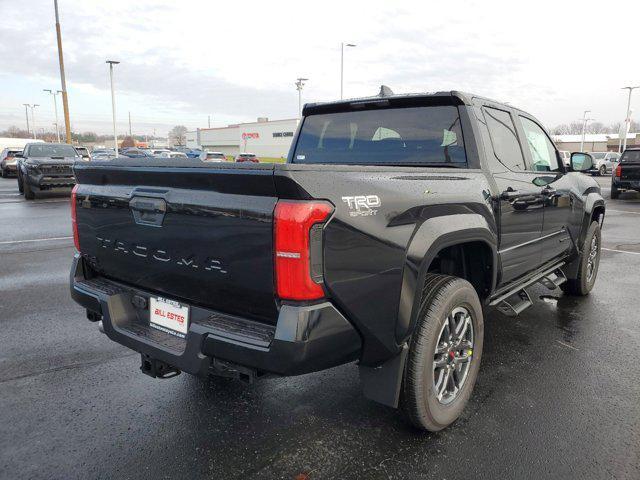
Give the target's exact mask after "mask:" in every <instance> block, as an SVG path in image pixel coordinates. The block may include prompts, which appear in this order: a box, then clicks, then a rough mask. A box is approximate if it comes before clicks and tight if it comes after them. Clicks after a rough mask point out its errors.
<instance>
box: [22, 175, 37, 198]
mask: <svg viewBox="0 0 640 480" xmlns="http://www.w3.org/2000/svg"><path fill="white" fill-rule="evenodd" d="M22 183H23V184H22V188H23V190H24V198H25V199H26V200H33V199H34V198H36V194H35V193H33V190H31V185H30V184H29V180H28V179H27V181H26V182H24V181H23V182H22Z"/></svg>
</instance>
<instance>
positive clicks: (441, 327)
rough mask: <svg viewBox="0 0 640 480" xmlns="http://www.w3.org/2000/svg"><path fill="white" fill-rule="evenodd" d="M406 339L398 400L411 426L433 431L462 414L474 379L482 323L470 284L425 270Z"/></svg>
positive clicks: (480, 352)
mask: <svg viewBox="0 0 640 480" xmlns="http://www.w3.org/2000/svg"><path fill="white" fill-rule="evenodd" d="M421 305H422V308H421V310H420V313H419V317H418V321H417V324H416V327H415V331H414V333H413V336H412V338H411V342H410V346H409V353H408V357H407V366H406V369H405V372H404V377H403V384H402V392H401V399H400V403H401V405H402V409H403V410H404V412H405V414H406V415H407V417H408V419H409V421H410V422H411V423H412V424H413V425H415V426H416V427H418V428H420V429H423V430H429V431H432V432H436V431H438V430H442V429H443V428H445V427H447V426H448V425H450V424H451V423H453V422H454V421H455V420H456V419H457V418H458V417H459V416H460V414H461V413H462V410H463V409H464V407H465V405H466V404H467V401H468V400H469V397H470V396H471V393H472V391H473V387H474V385H475V383H476V378H477V376H478V370H479V368H480V359H481V357H482V342H483V337H484V322H483V317H482V306H481V304H480V300H479V298H478V294H477V293H476V291H475V289H474V288H473V286H472V285H471V284H470V283H469V282H467V281H466V280H463V279H461V278H456V277H450V276H447V275H435V274H428V275H427V278H426V280H425V286H424V289H423V292H422V302H421Z"/></svg>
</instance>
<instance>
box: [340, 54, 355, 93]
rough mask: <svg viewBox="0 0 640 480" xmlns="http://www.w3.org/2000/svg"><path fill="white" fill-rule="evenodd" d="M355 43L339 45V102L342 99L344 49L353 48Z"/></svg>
mask: <svg viewBox="0 0 640 480" xmlns="http://www.w3.org/2000/svg"><path fill="white" fill-rule="evenodd" d="M355 46H356V44H355V43H344V42H342V43H341V44H340V100H342V98H343V92H344V47H355Z"/></svg>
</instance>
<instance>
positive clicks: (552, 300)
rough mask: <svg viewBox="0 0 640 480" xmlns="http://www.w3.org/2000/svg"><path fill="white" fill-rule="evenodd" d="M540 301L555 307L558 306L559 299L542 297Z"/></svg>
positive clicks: (549, 296) (550, 296)
mask: <svg viewBox="0 0 640 480" xmlns="http://www.w3.org/2000/svg"><path fill="white" fill-rule="evenodd" d="M540 300H542V301H543V302H545V303H548V304H550V305H553V306H554V307H557V306H558V297H554V296H553V295H540Z"/></svg>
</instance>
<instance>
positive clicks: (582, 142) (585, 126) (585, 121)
mask: <svg viewBox="0 0 640 480" xmlns="http://www.w3.org/2000/svg"><path fill="white" fill-rule="evenodd" d="M587 113H591V110H585V111H584V113H583V114H582V140H581V141H580V151H581V152H584V135H585V133H586V130H587V122H588V121H589V120H593V118H587Z"/></svg>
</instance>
